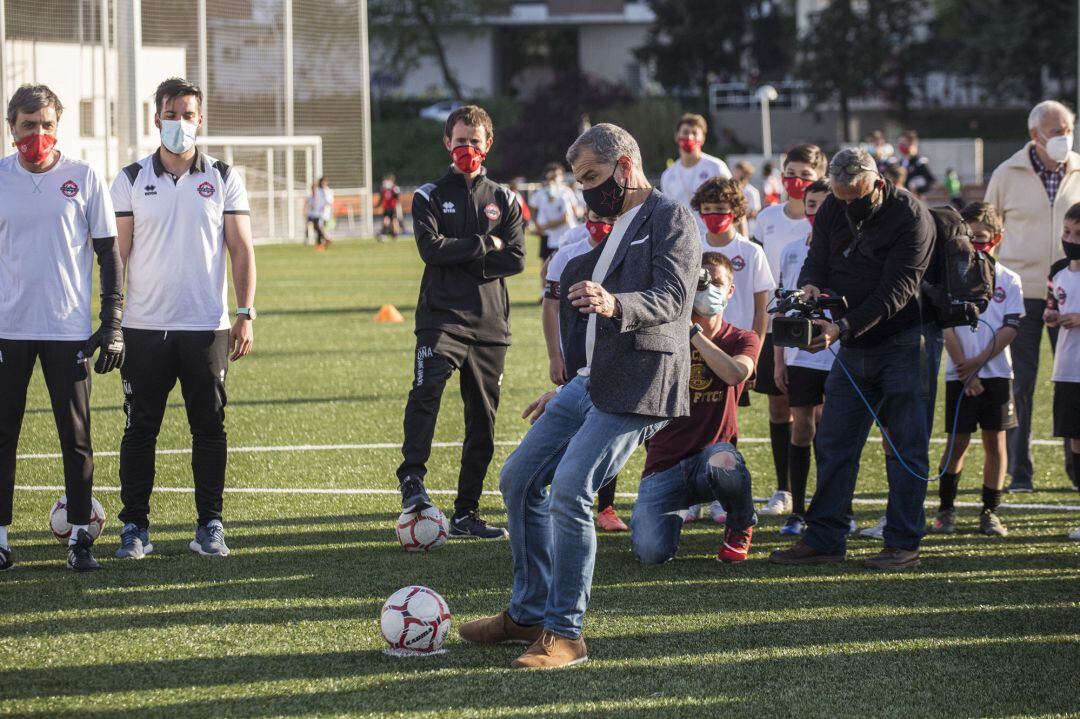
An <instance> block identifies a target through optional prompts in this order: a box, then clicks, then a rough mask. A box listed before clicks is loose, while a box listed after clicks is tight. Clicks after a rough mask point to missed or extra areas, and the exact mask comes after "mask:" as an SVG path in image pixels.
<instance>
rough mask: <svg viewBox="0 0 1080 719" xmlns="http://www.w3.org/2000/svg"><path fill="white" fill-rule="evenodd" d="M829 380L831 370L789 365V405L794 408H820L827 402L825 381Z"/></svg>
mask: <svg viewBox="0 0 1080 719" xmlns="http://www.w3.org/2000/svg"><path fill="white" fill-rule="evenodd" d="M828 378H829V370H825V369H811V368H810V367H795V366H793V365H788V368H787V395H788V404H789V405H790V406H792V407H816V406H818V405H819V404H821V403H822V402H824V401H825V380H827V379H828Z"/></svg>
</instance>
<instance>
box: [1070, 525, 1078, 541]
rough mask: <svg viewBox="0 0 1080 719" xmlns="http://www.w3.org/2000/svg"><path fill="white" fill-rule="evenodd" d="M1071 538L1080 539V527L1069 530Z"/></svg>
mask: <svg viewBox="0 0 1080 719" xmlns="http://www.w3.org/2000/svg"><path fill="white" fill-rule="evenodd" d="M1069 539H1080V527H1077V528H1076V529H1074V530H1073V531H1071V532H1069Z"/></svg>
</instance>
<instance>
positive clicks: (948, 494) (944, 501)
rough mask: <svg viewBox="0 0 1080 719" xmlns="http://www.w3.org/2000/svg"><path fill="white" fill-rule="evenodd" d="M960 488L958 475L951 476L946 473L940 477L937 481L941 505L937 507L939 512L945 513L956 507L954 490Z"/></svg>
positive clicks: (949, 473)
mask: <svg viewBox="0 0 1080 719" xmlns="http://www.w3.org/2000/svg"><path fill="white" fill-rule="evenodd" d="M959 487H960V473H959V472H957V473H956V474H952V473H951V472H946V473H945V474H943V475H941V479H940V480H938V498H939V499H940V500H941V505H940V506H939V507H938V511H939V512H945V511H947V510H950V509H955V507H956V490H957V489H958V488H959Z"/></svg>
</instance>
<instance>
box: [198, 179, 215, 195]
mask: <svg viewBox="0 0 1080 719" xmlns="http://www.w3.org/2000/svg"><path fill="white" fill-rule="evenodd" d="M196 189H198V191H199V194H200V195H202V196H203V197H206V198H210V197H213V196H214V186H213V185H211V184H210V183H209V182H204V183H202V184H201V185H199V187H198V188H196Z"/></svg>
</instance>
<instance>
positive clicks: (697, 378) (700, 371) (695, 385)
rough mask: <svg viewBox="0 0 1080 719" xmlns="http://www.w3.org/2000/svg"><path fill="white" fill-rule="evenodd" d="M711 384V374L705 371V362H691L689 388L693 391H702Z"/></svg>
mask: <svg viewBox="0 0 1080 719" xmlns="http://www.w3.org/2000/svg"><path fill="white" fill-rule="evenodd" d="M711 384H712V376H711V375H710V374H709V373H706V372H705V364H704V363H703V362H691V363H690V389H692V390H693V391H695V392H702V391H704V390H707V389H709V386H710V385H711Z"/></svg>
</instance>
